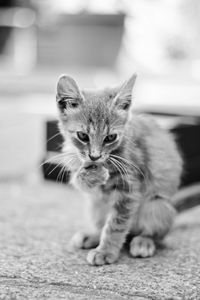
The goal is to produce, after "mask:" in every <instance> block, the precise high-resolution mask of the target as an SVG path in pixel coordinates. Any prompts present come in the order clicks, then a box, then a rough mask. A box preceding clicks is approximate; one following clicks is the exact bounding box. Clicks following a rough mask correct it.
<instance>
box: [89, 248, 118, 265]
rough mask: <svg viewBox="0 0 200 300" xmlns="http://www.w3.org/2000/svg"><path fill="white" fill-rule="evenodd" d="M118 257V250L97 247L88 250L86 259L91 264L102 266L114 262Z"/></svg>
mask: <svg viewBox="0 0 200 300" xmlns="http://www.w3.org/2000/svg"><path fill="white" fill-rule="evenodd" d="M118 257H119V253H118V252H109V251H104V250H101V249H100V248H99V249H98V247H97V248H96V249H93V250H90V251H89V252H88V256H87V261H88V263H89V264H90V265H93V266H102V265H105V264H112V263H114V262H115V261H116V260H117V259H118Z"/></svg>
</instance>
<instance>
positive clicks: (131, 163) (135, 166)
mask: <svg viewBox="0 0 200 300" xmlns="http://www.w3.org/2000/svg"><path fill="white" fill-rule="evenodd" d="M111 156H114V157H115V158H117V159H120V160H122V161H124V162H125V163H126V164H127V165H128V166H132V167H133V168H135V169H136V170H137V171H138V172H139V173H140V174H141V175H142V176H143V178H144V179H147V178H146V176H145V175H144V173H143V172H142V170H141V169H140V168H139V167H138V166H137V165H135V164H134V163H133V162H131V161H129V160H127V159H126V158H124V157H121V156H118V155H114V154H111Z"/></svg>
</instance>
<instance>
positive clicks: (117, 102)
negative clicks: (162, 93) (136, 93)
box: [114, 73, 137, 111]
mask: <svg viewBox="0 0 200 300" xmlns="http://www.w3.org/2000/svg"><path fill="white" fill-rule="evenodd" d="M136 77H137V75H136V74H135V73H134V74H133V75H132V76H131V78H130V79H129V80H127V81H126V82H125V83H124V84H123V85H122V86H121V88H120V89H119V91H118V94H117V95H116V97H115V99H114V106H115V107H116V108H117V109H120V110H122V111H128V109H129V107H130V105H131V101H132V91H133V87H134V84H135V80H136Z"/></svg>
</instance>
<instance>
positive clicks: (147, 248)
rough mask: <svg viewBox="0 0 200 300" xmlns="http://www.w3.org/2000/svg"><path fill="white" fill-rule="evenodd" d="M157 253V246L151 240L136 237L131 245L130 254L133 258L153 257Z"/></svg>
mask: <svg viewBox="0 0 200 300" xmlns="http://www.w3.org/2000/svg"><path fill="white" fill-rule="evenodd" d="M155 251H156V246H155V243H154V241H153V240H152V239H151V238H148V237H143V236H136V237H134V238H133V239H132V241H131V244H130V254H131V255H132V256H133V257H144V258H145V257H151V256H153V255H154V253H155Z"/></svg>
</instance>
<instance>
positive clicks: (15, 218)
mask: <svg viewBox="0 0 200 300" xmlns="http://www.w3.org/2000/svg"><path fill="white" fill-rule="evenodd" d="M0 199H1V200H0V299H52V300H55V299H81V300H82V299H91V300H93V299H94V300H96V299H119V300H122V299H136V300H143V299H153V300H157V299H158V300H160V299H168V300H170V299H174V300H179V299H184V300H190V299H191V300H193V299H195V300H199V299H200V254H199V253H200V234H199V232H200V218H199V216H200V208H195V209H192V210H190V211H187V212H186V213H182V214H181V215H179V216H177V219H176V222H175V225H174V228H173V230H172V232H171V233H170V234H169V235H168V237H167V238H166V240H165V242H164V244H163V247H162V248H160V249H159V250H158V251H157V253H156V255H155V256H154V257H152V258H148V259H133V258H131V257H130V256H129V254H128V252H127V251H126V250H124V251H123V252H122V254H121V257H120V259H119V261H118V262H117V263H116V264H113V265H106V266H102V267H93V266H89V265H88V264H87V262H86V254H87V251H86V250H80V251H77V252H76V253H70V252H69V251H68V250H67V244H68V241H69V239H70V237H71V236H72V235H73V234H74V233H75V232H76V231H77V230H79V229H83V227H84V226H85V225H86V224H87V220H86V217H84V215H83V210H84V206H85V204H84V199H82V196H81V195H80V194H79V193H78V192H76V191H74V190H73V189H72V188H70V187H69V186H65V185H63V184H59V183H51V182H43V180H42V179H41V178H39V176H38V177H35V176H29V177H27V178H26V179H20V180H19V181H18V182H17V181H16V180H15V181H11V182H4V183H1V184H0Z"/></svg>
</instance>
